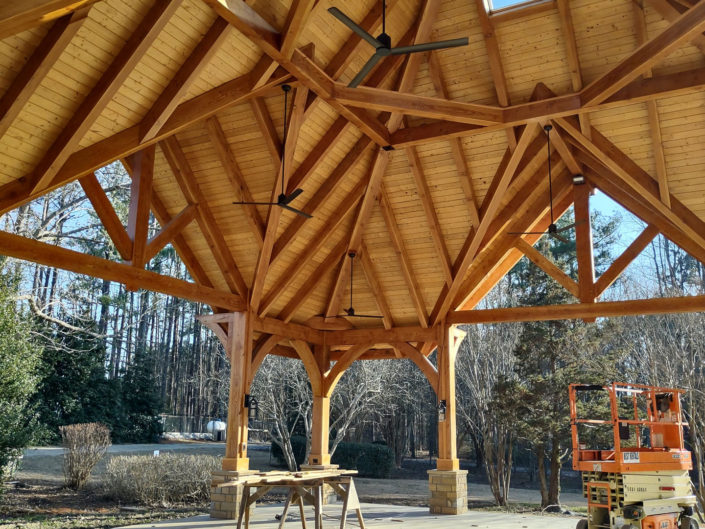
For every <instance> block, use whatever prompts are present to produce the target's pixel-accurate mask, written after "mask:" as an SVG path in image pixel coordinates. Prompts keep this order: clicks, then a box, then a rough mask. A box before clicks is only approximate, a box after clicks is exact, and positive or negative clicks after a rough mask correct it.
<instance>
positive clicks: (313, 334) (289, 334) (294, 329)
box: [252, 318, 325, 345]
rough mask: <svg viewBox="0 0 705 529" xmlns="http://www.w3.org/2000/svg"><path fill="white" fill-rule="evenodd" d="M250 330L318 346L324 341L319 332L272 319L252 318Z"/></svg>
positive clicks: (321, 333)
mask: <svg viewBox="0 0 705 529" xmlns="http://www.w3.org/2000/svg"><path fill="white" fill-rule="evenodd" d="M252 330H253V331H256V332H265V333H267V334H277V335H279V336H282V337H284V338H289V339H292V340H302V341H304V342H308V343H312V344H318V345H323V343H324V341H325V340H324V337H325V336H324V334H323V332H321V331H317V330H316V329H312V328H311V327H306V326H305V325H298V324H296V323H289V322H284V321H282V320H279V319H274V318H252Z"/></svg>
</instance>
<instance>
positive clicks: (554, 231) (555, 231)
mask: <svg viewBox="0 0 705 529" xmlns="http://www.w3.org/2000/svg"><path fill="white" fill-rule="evenodd" d="M552 129H553V127H552V126H551V125H544V127H543V130H544V131H546V148H547V150H548V198H549V204H550V209H551V224H549V225H548V230H547V231H518V232H517V231H515V232H509V235H548V236H549V237H553V238H554V239H556V240H559V241H561V242H562V243H566V244H568V243H569V242H570V241H569V240H568V239H566V238H565V237H563V235H561V234H562V233H563V232H566V231H568V230H572V229H573V228H575V227H576V226H578V225H579V224H582V223H583V221H578V222H574V223H573V224H569V225H568V226H563V227H562V228H559V227H558V226H557V225H556V223H555V220H554V218H553V181H552V179H551V130H552Z"/></svg>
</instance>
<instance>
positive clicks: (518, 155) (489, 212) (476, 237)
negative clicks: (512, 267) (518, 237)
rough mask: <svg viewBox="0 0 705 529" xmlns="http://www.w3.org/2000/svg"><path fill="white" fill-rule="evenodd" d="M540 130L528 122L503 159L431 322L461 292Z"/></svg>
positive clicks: (444, 311)
mask: <svg viewBox="0 0 705 529" xmlns="http://www.w3.org/2000/svg"><path fill="white" fill-rule="evenodd" d="M537 131H538V125H537V124H536V123H529V124H527V126H526V128H525V130H524V132H523V133H522V135H521V137H520V139H519V142H518V143H517V147H516V149H514V152H512V153H511V154H510V153H509V151H507V153H506V154H505V157H504V158H503V159H502V162H501V163H500V166H499V168H498V169H497V173H496V174H495V180H496V182H497V185H496V186H495V191H494V193H492V195H491V196H490V197H489V199H487V198H486V199H485V200H486V201H487V207H486V208H484V209H485V211H484V213H483V215H482V219H481V220H480V225H479V226H478V227H477V229H471V230H470V233H469V234H468V237H467V242H466V244H465V246H464V248H463V251H462V252H461V255H459V256H458V259H456V263H455V266H454V267H453V272H454V275H453V282H452V283H451V286H450V287H447V288H445V287H444V289H443V291H442V292H441V295H440V296H439V298H438V301H437V302H436V306H435V307H434V310H433V313H432V314H431V325H435V324H436V323H438V322H439V321H440V320H441V319H442V318H443V316H444V315H445V313H446V312H448V310H449V309H450V305H451V303H452V301H453V298H455V296H456V295H457V294H458V289H459V288H460V286H461V283H462V280H463V278H464V276H465V273H466V272H467V269H468V268H469V267H470V264H471V263H472V260H473V259H474V257H475V255H476V254H477V251H478V249H479V248H480V244H481V243H482V240H483V239H484V238H485V235H486V234H487V230H488V228H489V227H490V224H491V223H492V220H493V219H494V216H495V214H496V212H497V210H498V208H499V206H500V203H501V201H502V200H503V198H504V192H505V191H506V190H507V187H508V186H509V182H510V181H511V179H512V177H513V176H514V174H515V172H516V169H517V167H518V166H519V163H520V161H521V160H522V158H523V156H524V153H525V152H526V150H527V148H528V147H529V145H530V144H531V142H532V141H533V139H534V136H535V135H536V132H537Z"/></svg>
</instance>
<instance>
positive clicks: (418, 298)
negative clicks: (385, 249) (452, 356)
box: [379, 184, 428, 327]
mask: <svg viewBox="0 0 705 529" xmlns="http://www.w3.org/2000/svg"><path fill="white" fill-rule="evenodd" d="M379 205H380V209H381V210H382V216H383V217H384V221H385V223H386V224H387V232H388V233H389V238H390V239H391V241H392V247H393V248H394V253H396V255H397V259H398V260H399V264H400V265H401V270H402V275H403V276H404V282H405V283H406V287H407V289H408V290H409V296H410V297H411V303H412V305H413V306H414V310H415V311H416V317H417V318H418V319H419V325H421V327H427V326H428V311H427V310H426V303H425V301H424V299H423V295H422V294H421V289H420V288H419V283H418V280H417V279H416V274H414V269H413V266H412V265H411V259H410V257H409V253H408V252H407V251H406V247H405V246H404V238H403V237H402V234H401V231H400V230H399V226H398V225H397V221H396V218H395V217H394V210H393V209H392V204H391V203H390V202H389V197H388V196H387V191H386V189H385V188H384V184H382V185H381V186H380V190H379Z"/></svg>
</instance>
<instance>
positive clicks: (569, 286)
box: [514, 237, 580, 298]
mask: <svg viewBox="0 0 705 529" xmlns="http://www.w3.org/2000/svg"><path fill="white" fill-rule="evenodd" d="M514 244H515V246H516V248H517V250H519V251H521V253H523V254H524V255H525V256H526V257H527V258H528V259H529V260H530V261H531V262H532V263H534V264H535V265H536V266H538V267H539V268H540V269H541V270H543V271H544V272H546V275H548V276H549V277H550V278H552V279H554V280H555V281H556V282H557V283H558V284H559V285H561V286H562V287H563V288H565V289H566V290H567V291H568V292H569V293H570V294H572V295H573V296H574V297H576V298H578V297H580V292H579V287H578V284H577V283H576V282H575V281H573V279H571V278H570V277H569V276H568V275H567V274H566V273H565V272H564V271H563V270H561V269H560V268H558V266H556V264H555V263H554V262H553V261H551V260H550V259H549V258H548V257H546V256H545V255H543V254H542V253H541V252H539V251H538V250H537V249H536V248H534V247H533V246H531V245H530V244H529V243H528V242H526V241H525V240H524V239H522V238H521V237H519V238H517V240H516V242H515V243H514Z"/></svg>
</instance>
